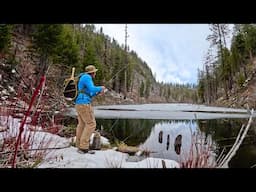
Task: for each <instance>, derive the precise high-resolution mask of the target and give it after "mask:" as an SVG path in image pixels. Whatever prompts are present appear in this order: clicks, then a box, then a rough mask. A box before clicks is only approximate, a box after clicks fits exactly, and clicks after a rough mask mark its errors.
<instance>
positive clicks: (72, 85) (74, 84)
mask: <svg viewBox="0 0 256 192" xmlns="http://www.w3.org/2000/svg"><path fill="white" fill-rule="evenodd" d="M74 75H75V67H73V68H72V74H71V77H70V78H67V79H65V80H64V90H63V95H64V97H65V99H66V100H68V101H75V100H76V98H77V96H78V82H79V79H80V77H81V76H82V74H80V75H78V76H76V77H75V76H74Z"/></svg>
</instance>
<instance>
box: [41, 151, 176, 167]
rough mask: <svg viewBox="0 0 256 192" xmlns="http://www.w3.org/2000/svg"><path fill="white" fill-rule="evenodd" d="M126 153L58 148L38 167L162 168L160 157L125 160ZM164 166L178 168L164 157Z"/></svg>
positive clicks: (174, 162)
mask: <svg viewBox="0 0 256 192" xmlns="http://www.w3.org/2000/svg"><path fill="white" fill-rule="evenodd" d="M127 159H128V154H125V153H121V152H118V151H114V150H112V149H108V150H100V151H95V154H80V153H78V152H77V148H75V147H69V148H65V149H58V150H55V151H54V152H52V153H49V154H48V157H46V159H45V160H44V161H43V162H42V163H41V164H40V165H39V166H38V168H163V165H162V159H160V158H146V159H144V160H142V161H139V162H127V161H126V160H127ZM164 161H165V164H166V168H179V164H178V163H177V162H176V161H173V160H167V159H164Z"/></svg>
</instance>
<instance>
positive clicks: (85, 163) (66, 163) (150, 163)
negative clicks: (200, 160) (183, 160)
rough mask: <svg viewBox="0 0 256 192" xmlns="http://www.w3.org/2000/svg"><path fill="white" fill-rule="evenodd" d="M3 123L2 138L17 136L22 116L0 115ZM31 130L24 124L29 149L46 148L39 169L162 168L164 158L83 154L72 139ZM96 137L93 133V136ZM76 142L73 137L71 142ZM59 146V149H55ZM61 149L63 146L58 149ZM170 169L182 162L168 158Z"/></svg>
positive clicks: (100, 152) (105, 152) (107, 152)
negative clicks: (132, 158) (136, 158)
mask: <svg viewBox="0 0 256 192" xmlns="http://www.w3.org/2000/svg"><path fill="white" fill-rule="evenodd" d="M0 121H1V123H3V124H5V126H6V127H9V129H7V131H3V132H1V133H0V141H1V140H3V139H4V138H6V137H10V136H11V137H16V136H17V135H18V133H19V127H20V123H21V119H17V118H12V117H11V116H9V117H4V116H0ZM38 130H39V131H30V130H29V128H28V125H27V124H25V126H24V132H23V134H22V138H26V139H25V140H28V141H29V142H31V148H30V149H37V148H38V149H41V148H45V147H47V148H52V149H47V152H49V153H47V155H46V156H45V157H44V159H43V161H42V162H41V163H40V164H39V165H38V168H162V167H163V165H162V159H160V158H147V159H144V160H142V161H139V162H127V159H128V157H129V155H128V154H125V153H121V152H118V151H115V150H112V149H108V150H97V151H95V154H80V153H78V152H77V148H75V147H73V146H71V139H68V138H64V137H60V136H58V135H54V134H51V133H47V132H43V131H42V130H41V128H38ZM92 137H93V135H92ZM72 142H74V140H73V141H72ZM101 143H102V144H103V145H108V144H109V141H108V139H106V138H104V137H101ZM53 148H57V149H53ZM59 148H60V149H59ZM164 161H165V164H166V167H167V168H179V164H178V163H177V162H176V161H173V160H167V159H165V160H164Z"/></svg>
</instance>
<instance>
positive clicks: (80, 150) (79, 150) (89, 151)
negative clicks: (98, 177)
mask: <svg viewBox="0 0 256 192" xmlns="http://www.w3.org/2000/svg"><path fill="white" fill-rule="evenodd" d="M77 152H78V153H81V154H86V153H89V154H94V153H95V152H94V151H91V150H89V149H78V151H77Z"/></svg>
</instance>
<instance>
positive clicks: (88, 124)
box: [75, 104, 96, 149]
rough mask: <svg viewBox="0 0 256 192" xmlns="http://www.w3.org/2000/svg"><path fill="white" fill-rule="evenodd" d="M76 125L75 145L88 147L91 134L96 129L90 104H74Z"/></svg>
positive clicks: (81, 147)
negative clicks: (76, 118) (76, 117)
mask: <svg viewBox="0 0 256 192" xmlns="http://www.w3.org/2000/svg"><path fill="white" fill-rule="evenodd" d="M75 108H76V112H77V116H78V125H77V128H76V147H78V148H80V149H89V144H90V137H91V134H92V133H93V132H94V131H95V129H96V120H95V117H94V112H93V108H92V106H91V104H84V105H76V106H75Z"/></svg>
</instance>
